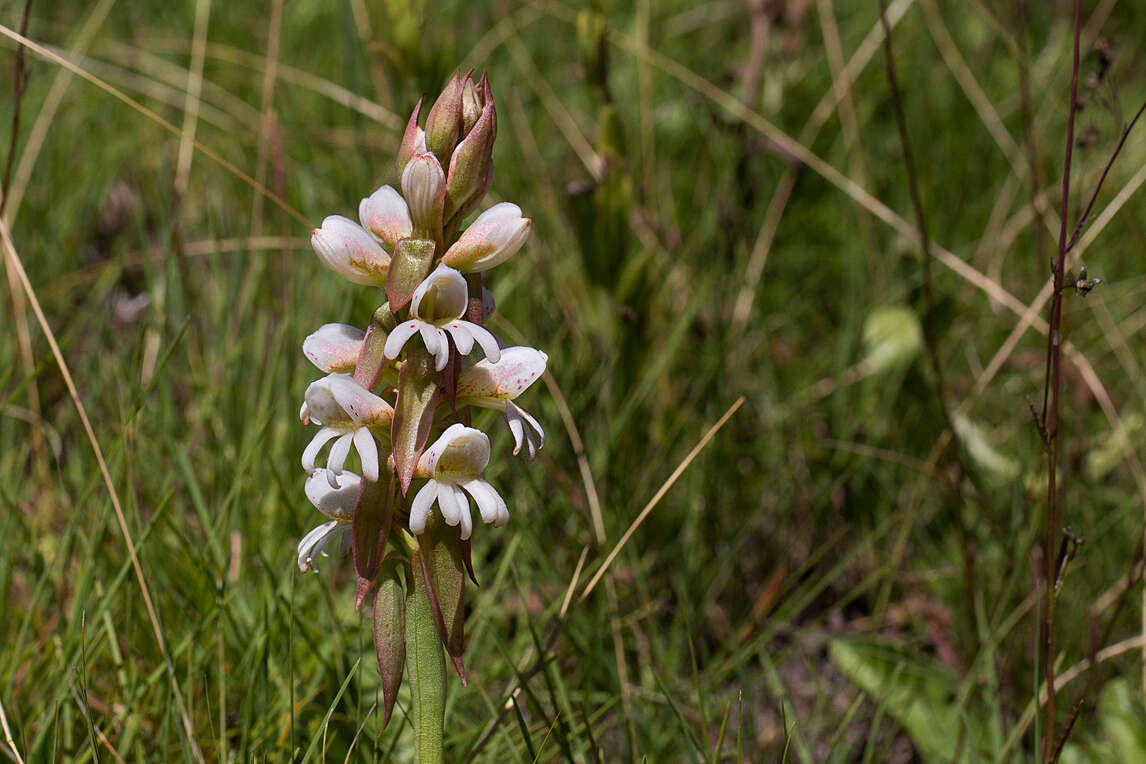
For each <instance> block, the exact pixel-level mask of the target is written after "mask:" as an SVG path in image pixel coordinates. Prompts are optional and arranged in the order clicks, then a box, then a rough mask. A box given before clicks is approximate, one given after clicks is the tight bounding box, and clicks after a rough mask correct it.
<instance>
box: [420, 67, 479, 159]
mask: <svg viewBox="0 0 1146 764" xmlns="http://www.w3.org/2000/svg"><path fill="white" fill-rule="evenodd" d="M468 78H469V76H468V75H467V80H468ZM461 137H462V80H461V78H460V77H458V75H456V74H455V75H454V76H453V77H451V78H450V81H449V82H447V83H446V86H445V87H444V88H443V89H442V93H441V95H439V96H438V100H436V101H434V105H433V107H432V108H431V109H430V113H429V115H428V116H427V117H426V147H427V148H428V149H429V150H430V151H431V152H433V154H434V156H436V157H438V158H439V160H442V159H445V158H446V157H448V156H450V155H451V154H453V153H454V147H456V146H457V145H458V140H460V139H461Z"/></svg>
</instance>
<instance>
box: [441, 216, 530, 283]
mask: <svg viewBox="0 0 1146 764" xmlns="http://www.w3.org/2000/svg"><path fill="white" fill-rule="evenodd" d="M530 224H531V221H530V220H529V218H527V217H522V215H521V208H520V207H518V206H517V205H516V204H511V203H509V202H501V203H500V204H495V205H494V206H492V207H490V208H489V209H488V210H486V211H485V212H483V213H482V214H480V215H478V217H477V220H475V221H474V222H472V223H470V226H469V228H467V229H466V230H465V233H463V234H462V235H461V238H459V239H458V240H457V241H456V242H454V245H453V246H452V247H450V248H449V249H448V250H446V254H444V255H442V262H443V263H444V264H446V265H448V266H450V267H451V268H453V269H455V270H457V271H460V272H462V273H477V272H480V271H488V270H489V269H490V268H492V267H494V266H495V265H500V264H501V263H504V262H505V261H506V260H508V259H509V258H510V257H512V256H513V255H514V254H516V253H517V251H518V250H519V249H521V245H522V244H524V243H525V240H526V238H528V237H529V227H530Z"/></svg>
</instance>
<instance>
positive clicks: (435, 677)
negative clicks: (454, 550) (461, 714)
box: [406, 550, 446, 764]
mask: <svg viewBox="0 0 1146 764" xmlns="http://www.w3.org/2000/svg"><path fill="white" fill-rule="evenodd" d="M411 562H412V565H411V569H412V573H413V575H411V576H410V579H409V580H410V581H411V584H412V585H411V587H410V595H409V600H408V602H407V605H406V671H407V672H408V674H409V677H410V682H411V706H412V712H413V715H414V737H415V745H414V751H415V754H414V761H415V762H417V764H441V762H442V761H443V759H442V733H443V727H444V726H445V721H446V658H445V654H444V652H443V649H442V640H441V639H440V638H439V637H438V628H437V626H436V625H435V624H434V610H433V606H432V605H431V604H430V596H429V590H428V589H427V587H426V579H425V577H424V574H423V573H422V561H421V551H420V550H418V551H415V552H414V559H413V560H412V561H411Z"/></svg>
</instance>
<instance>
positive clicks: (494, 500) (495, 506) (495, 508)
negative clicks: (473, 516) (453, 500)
mask: <svg viewBox="0 0 1146 764" xmlns="http://www.w3.org/2000/svg"><path fill="white" fill-rule="evenodd" d="M461 485H462V488H464V489H466V491H468V492H469V495H470V496H473V497H474V502H476V503H477V505H478V509H479V510H480V511H481V519H482V522H484V523H486V524H487V525H494V526H501V525H505V521H506V520H508V519H509V508H508V507H506V505H505V500H504V499H502V498H501V495H500V494H498V492H497V491H496V490H495V489H494V487H493V486H492V485H490V484H489V483H487V482H486V481H484V480H467V481H466V482H464V483H462V484H461ZM503 518H504V519H503Z"/></svg>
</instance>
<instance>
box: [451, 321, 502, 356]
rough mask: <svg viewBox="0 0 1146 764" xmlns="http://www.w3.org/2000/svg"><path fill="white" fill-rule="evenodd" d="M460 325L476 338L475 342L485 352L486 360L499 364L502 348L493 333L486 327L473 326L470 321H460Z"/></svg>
mask: <svg viewBox="0 0 1146 764" xmlns="http://www.w3.org/2000/svg"><path fill="white" fill-rule="evenodd" d="M459 323H461V324H462V325H463V326H464V327H465V328H466V329H468V330H469V331H470V334H472V335H473V336H474V340H476V341H477V344H479V345H481V349H482V350H483V351H484V352H485V357H486V358H488V359H489V360H490V361H491V362H493V363H497V362H498V361H499V360H501V348H500V347H498V344H497V338H496V337H494V336H493V333H492V332H490V330H489V329H486V328H485V327H484V326H478V325H477V324H471V323H470V322H469V321H460V322H459Z"/></svg>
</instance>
